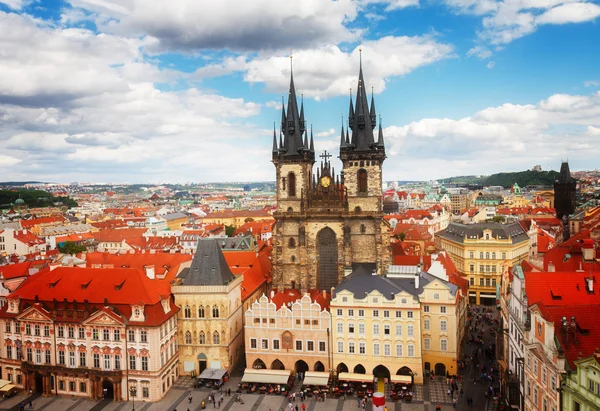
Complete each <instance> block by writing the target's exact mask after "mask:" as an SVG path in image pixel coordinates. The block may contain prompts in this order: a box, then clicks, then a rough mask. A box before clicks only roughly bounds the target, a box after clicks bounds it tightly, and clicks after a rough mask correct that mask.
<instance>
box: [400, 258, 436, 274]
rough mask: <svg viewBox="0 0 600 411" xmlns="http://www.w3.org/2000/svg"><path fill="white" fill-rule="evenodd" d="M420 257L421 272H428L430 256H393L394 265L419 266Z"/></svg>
mask: <svg viewBox="0 0 600 411" xmlns="http://www.w3.org/2000/svg"><path fill="white" fill-rule="evenodd" d="M421 257H422V258H423V266H422V267H421V270H423V271H427V270H429V268H430V267H431V256H430V255H423V256H422V255H394V265H409V266H417V265H418V264H421Z"/></svg>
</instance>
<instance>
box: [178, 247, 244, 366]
mask: <svg viewBox="0 0 600 411" xmlns="http://www.w3.org/2000/svg"><path fill="white" fill-rule="evenodd" d="M242 281H243V275H239V276H237V277H235V276H234V275H233V274H232V272H231V270H230V269H229V266H228V265H227V262H226V261H225V257H224V256H223V252H222V251H221V247H220V245H219V242H218V240H217V239H200V240H199V241H198V248H197V250H196V253H195V255H194V259H193V260H192V264H191V266H190V267H189V268H185V269H184V270H182V272H181V273H180V274H179V275H178V277H177V279H176V282H175V284H173V286H172V288H171V291H172V293H173V296H174V297H175V303H176V304H177V306H178V307H179V309H180V311H179V313H178V326H179V334H178V342H179V347H180V353H179V358H180V362H179V364H180V372H181V373H184V374H186V375H189V374H190V373H193V374H194V375H199V374H200V373H201V372H202V371H203V370H204V369H206V368H214V369H224V370H227V371H231V368H232V367H233V366H234V365H235V364H236V363H237V362H238V361H239V360H240V359H241V358H242V356H243V351H244V348H243V344H244V338H243V323H242V320H243V312H242V300H241V284H242Z"/></svg>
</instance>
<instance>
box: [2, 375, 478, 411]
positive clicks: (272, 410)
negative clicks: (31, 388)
mask: <svg viewBox="0 0 600 411" xmlns="http://www.w3.org/2000/svg"><path fill="white" fill-rule="evenodd" d="M238 382H239V378H232V379H231V380H230V381H229V382H228V383H227V384H226V385H225V388H231V389H232V391H233V390H234V389H235V387H237V384H238ZM210 392H211V391H210V390H209V389H207V388H203V389H194V388H193V382H192V380H191V379H190V378H189V377H181V378H180V379H179V380H178V381H177V382H176V384H175V385H174V386H173V387H172V388H171V390H170V391H169V392H168V393H167V395H166V396H165V398H164V399H163V400H162V401H160V402H157V403H149V402H143V401H136V402H135V410H136V411H175V410H177V411H188V410H189V411H200V410H201V408H202V407H201V403H202V401H203V400H204V401H206V399H207V397H208V395H209V394H210ZM414 392H415V397H414V402H413V403H405V402H397V403H394V402H393V401H391V400H388V402H387V406H388V410H390V411H435V406H436V404H437V403H438V402H442V401H445V402H443V403H442V410H443V411H450V410H453V409H454V408H453V407H452V404H451V403H450V400H449V399H448V396H447V395H446V394H445V392H446V384H445V382H428V383H427V384H426V385H425V386H416V387H415V391H414ZM429 393H432V394H429ZM190 394H191V395H192V402H191V403H189V400H188V398H189V396H190ZM430 395H431V397H430ZM219 396H220V394H217V399H218V398H219ZM423 396H425V397H426V398H430V400H425V401H423ZM34 397H35V399H33V401H32V408H31V409H32V410H36V411H37V410H46V411H90V410H93V411H100V410H102V411H129V410H132V409H133V403H132V402H131V401H130V402H109V401H106V402H96V401H91V400H89V399H81V398H77V397H65V396H53V397H39V396H34ZM223 400H224V401H223V404H222V405H221V407H216V408H215V407H214V406H213V405H212V404H210V405H208V404H207V408H206V409H207V410H212V409H219V410H223V411H248V410H252V411H279V410H280V409H281V408H284V410H286V411H287V409H286V408H285V407H286V406H287V404H288V400H287V399H286V398H285V397H283V396H280V395H261V394H242V400H243V401H244V404H240V403H238V402H236V401H235V396H234V395H233V393H232V396H231V397H227V396H224V397H223ZM21 402H24V403H25V405H26V407H25V409H26V410H29V409H30V408H29V396H28V395H26V394H20V395H17V396H15V397H13V398H9V399H3V400H0V410H15V411H18V409H19V404H20V403H21ZM304 404H305V405H306V409H307V411H319V410H323V411H357V410H359V408H358V406H357V402H356V399H355V397H352V398H350V397H349V398H347V399H346V400H344V399H343V398H340V399H335V398H328V399H327V400H325V402H316V401H315V400H314V399H313V398H309V399H308V400H307V401H305V402H304ZM294 405H298V407H299V409H300V410H301V409H302V408H301V406H302V402H301V401H300V399H299V398H298V399H297V400H296V402H295V403H294ZM371 409H372V407H371V404H370V403H369V404H368V405H367V410H371ZM457 409H459V410H460V409H464V410H466V409H467V407H466V406H465V407H464V408H462V407H461V406H460V403H459V406H457Z"/></svg>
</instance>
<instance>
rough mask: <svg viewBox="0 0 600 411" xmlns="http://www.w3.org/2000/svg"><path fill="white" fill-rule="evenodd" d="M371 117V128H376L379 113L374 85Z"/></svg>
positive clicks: (372, 88)
mask: <svg viewBox="0 0 600 411" xmlns="http://www.w3.org/2000/svg"><path fill="white" fill-rule="evenodd" d="M370 115H371V126H372V127H373V128H375V125H376V124H377V113H376V111H375V92H374V87H373V85H371V110H370Z"/></svg>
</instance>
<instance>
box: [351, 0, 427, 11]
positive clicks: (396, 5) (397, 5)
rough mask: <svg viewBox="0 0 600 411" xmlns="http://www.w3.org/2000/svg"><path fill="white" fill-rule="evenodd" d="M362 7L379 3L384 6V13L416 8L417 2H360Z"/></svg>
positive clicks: (376, 0)
mask: <svg viewBox="0 0 600 411" xmlns="http://www.w3.org/2000/svg"><path fill="white" fill-rule="evenodd" d="M361 3H362V4H363V5H367V4H373V3H381V4H385V5H386V8H385V11H391V10H398V9H403V8H406V7H416V6H418V5H419V0H362V1H361Z"/></svg>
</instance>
